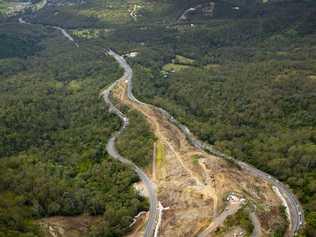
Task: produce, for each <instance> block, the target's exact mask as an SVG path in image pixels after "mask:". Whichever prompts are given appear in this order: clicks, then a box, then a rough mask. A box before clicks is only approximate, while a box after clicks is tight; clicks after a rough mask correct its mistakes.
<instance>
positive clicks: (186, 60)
mask: <svg viewBox="0 0 316 237" xmlns="http://www.w3.org/2000/svg"><path fill="white" fill-rule="evenodd" d="M174 63H175V64H183V65H193V64H194V60H193V59H190V58H187V57H184V56H181V55H176V58H175V59H174Z"/></svg>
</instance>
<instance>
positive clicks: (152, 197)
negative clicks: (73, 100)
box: [101, 51, 160, 237]
mask: <svg viewBox="0 0 316 237" xmlns="http://www.w3.org/2000/svg"><path fill="white" fill-rule="evenodd" d="M107 53H108V54H109V55H111V56H113V51H108V52H107ZM120 65H121V64H120ZM129 73H130V71H128V70H127V71H125V73H124V75H123V77H122V78H120V79H119V80H126V79H127V78H128V77H129V75H130V74H129ZM119 80H117V81H116V82H114V83H113V84H112V85H111V86H109V87H108V88H107V89H105V90H104V91H103V92H102V93H101V96H102V97H103V99H104V101H105V103H106V104H107V105H108V106H109V111H110V112H111V113H114V114H115V115H117V116H118V117H119V118H120V119H121V120H122V123H123V126H122V127H121V129H120V130H119V131H118V132H116V133H115V134H114V135H113V136H112V137H111V138H110V139H109V141H108V143H107V146H106V149H107V152H108V153H109V154H110V156H112V157H113V158H115V159H117V160H119V161H120V162H122V163H123V164H125V165H128V166H130V167H132V168H133V169H134V171H135V172H136V173H137V175H138V176H139V178H140V179H141V180H142V181H143V183H144V185H145V187H146V189H147V191H148V195H149V203H150V208H149V218H148V221H147V225H146V227H145V233H144V236H145V237H151V236H153V234H154V232H155V229H156V225H157V221H158V217H159V214H160V213H159V203H158V198H157V194H156V190H155V186H154V184H153V183H152V182H151V180H150V179H149V178H148V176H147V175H146V174H145V172H144V171H143V170H142V169H140V168H139V167H138V166H137V165H135V164H134V163H133V162H131V161H130V160H128V159H126V158H124V157H123V156H121V155H120V154H119V152H118V151H117V149H116V147H115V141H116V139H117V138H118V137H119V136H120V134H121V133H122V132H123V131H124V129H125V128H127V126H128V123H129V120H128V118H127V117H126V116H125V115H124V114H123V113H122V112H121V111H120V110H119V109H117V108H116V107H115V106H114V105H113V103H112V102H111V100H110V98H109V96H110V93H111V90H112V89H113V88H114V87H115V85H116V84H117V82H118V81H119Z"/></svg>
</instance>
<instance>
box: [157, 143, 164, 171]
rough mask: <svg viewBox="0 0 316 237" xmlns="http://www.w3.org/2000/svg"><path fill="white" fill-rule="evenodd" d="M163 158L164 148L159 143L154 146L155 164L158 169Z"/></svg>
mask: <svg viewBox="0 0 316 237" xmlns="http://www.w3.org/2000/svg"><path fill="white" fill-rule="evenodd" d="M164 158H165V147H164V145H163V144H162V143H161V142H157V146H156V162H157V167H160V165H161V164H162V162H163V161H164Z"/></svg>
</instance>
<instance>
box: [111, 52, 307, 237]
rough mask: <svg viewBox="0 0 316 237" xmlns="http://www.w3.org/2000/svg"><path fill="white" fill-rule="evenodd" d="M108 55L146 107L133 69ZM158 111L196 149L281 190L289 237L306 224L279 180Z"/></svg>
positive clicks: (299, 207)
mask: <svg viewBox="0 0 316 237" xmlns="http://www.w3.org/2000/svg"><path fill="white" fill-rule="evenodd" d="M108 53H109V55H111V56H113V57H114V58H115V59H116V61H117V62H118V63H119V64H120V65H121V67H122V68H123V69H124V71H125V73H124V76H123V77H124V79H125V80H128V92H127V93H128V98H129V99H130V100H131V101H134V102H136V103H139V104H142V105H145V104H144V103H143V102H141V101H139V100H138V99H136V98H135V97H134V95H133V92H132V90H133V87H132V77H133V71H132V69H131V67H130V66H129V65H128V63H127V62H126V60H125V59H124V58H123V57H122V56H120V55H118V54H117V53H115V52H114V51H112V50H109V52H108ZM156 109H157V110H158V111H160V113H162V114H163V115H164V116H165V117H166V118H167V119H168V120H169V121H170V122H172V123H173V124H175V125H176V126H177V127H178V128H179V129H180V130H181V131H182V132H183V133H184V134H185V136H186V138H187V139H188V141H189V142H190V143H191V144H192V145H193V146H195V147H196V148H198V149H202V150H205V151H207V152H209V153H210V154H213V155H215V156H218V157H221V158H223V159H228V160H231V161H233V162H234V163H235V164H237V165H238V166H239V167H240V168H242V169H244V170H246V171H247V172H249V173H251V174H252V175H254V176H257V177H259V178H261V179H263V180H265V181H267V182H269V183H270V184H272V186H274V187H276V188H277V189H278V190H279V192H280V194H281V195H282V199H283V201H284V205H285V207H286V208H287V211H288V214H289V215H288V219H289V222H290V226H289V235H290V236H294V235H295V234H296V233H297V232H298V231H299V229H300V227H301V226H302V225H303V224H304V213H303V208H302V206H301V205H300V203H299V201H298V200H297V198H296V197H295V195H294V194H293V193H292V192H291V191H290V190H289V189H288V188H287V187H286V186H285V185H284V184H283V183H281V182H280V181H279V180H277V179H276V178H274V177H272V176H271V175H269V174H267V173H265V172H263V171H261V170H259V169H257V168H255V167H254V166H252V165H249V164H247V163H245V162H242V161H239V160H236V159H235V158H233V157H230V156H227V155H225V154H223V153H221V152H220V151H218V150H216V149H215V148H214V147H213V146H211V145H209V144H207V143H204V142H203V141H201V140H199V139H197V138H196V137H195V136H194V135H193V134H192V133H191V131H190V130H189V129H188V127H186V126H185V125H183V124H181V123H179V122H178V121H177V120H176V119H175V118H174V117H173V116H171V115H170V114H169V113H168V112H167V111H166V110H164V109H162V108H157V107H156Z"/></svg>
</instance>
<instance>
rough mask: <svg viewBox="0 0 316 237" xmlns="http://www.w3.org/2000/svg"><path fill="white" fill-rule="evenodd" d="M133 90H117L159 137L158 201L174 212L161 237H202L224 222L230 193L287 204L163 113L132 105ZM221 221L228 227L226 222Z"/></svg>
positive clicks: (267, 203) (120, 85)
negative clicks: (190, 137)
mask: <svg viewBox="0 0 316 237" xmlns="http://www.w3.org/2000/svg"><path fill="white" fill-rule="evenodd" d="M127 85H128V81H126V80H120V81H119V82H118V84H117V86H116V87H115V88H114V91H113V95H114V97H115V98H116V99H117V100H118V101H119V103H122V104H124V105H127V106H129V107H130V108H132V109H135V110H137V111H139V112H141V113H142V114H143V115H144V116H145V118H146V119H147V121H148V123H149V124H150V126H151V128H152V131H153V132H154V134H155V135H156V137H157V146H156V147H157V149H156V150H157V159H156V164H155V167H156V170H155V179H154V180H153V181H154V183H155V184H156V187H157V192H158V200H159V201H160V202H161V203H162V204H163V206H164V207H169V209H168V210H165V211H164V212H163V218H162V223H161V227H160V230H159V236H166V237H167V236H197V235H198V234H199V233H201V232H203V230H205V229H206V228H207V227H208V226H210V224H211V223H212V221H213V220H218V218H217V217H218V216H219V215H220V213H221V212H222V211H223V209H224V208H225V207H226V201H225V198H226V196H227V194H228V193H230V192H236V193H240V194H241V195H243V196H244V197H245V198H246V199H247V200H251V201H252V202H254V203H260V204H263V205H264V206H267V207H277V206H279V205H280V204H281V201H280V200H279V198H278V197H277V195H276V194H275V193H274V192H273V190H272V188H271V186H270V185H269V184H268V183H266V182H265V181H262V180H260V179H257V178H256V177H254V176H252V175H250V174H248V173H245V172H244V171H242V170H239V169H238V168H236V167H234V166H232V165H231V164H230V163H228V162H226V161H225V160H223V159H221V158H218V157H215V156H212V155H210V154H208V153H206V152H204V151H202V150H200V149H197V148H195V147H193V146H192V145H191V144H189V143H188V141H187V140H186V137H185V135H184V134H183V133H182V132H181V130H179V129H178V128H177V127H176V126H175V125H174V124H172V123H170V122H169V121H168V120H167V119H166V118H165V117H164V116H163V115H162V114H161V113H160V112H159V110H158V109H157V108H155V107H154V106H151V105H147V104H144V103H137V102H135V101H132V100H130V99H129V98H128V96H127V94H128V93H127V92H128V86H127ZM152 179H153V177H152ZM275 215H278V213H275ZM220 220H221V221H220V222H221V223H222V222H223V221H224V220H225V218H222V219H220ZM221 223H217V224H216V226H218V225H220V224H221ZM134 236H138V235H137V234H135V235H134ZM139 236H141V234H140V235H139Z"/></svg>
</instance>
